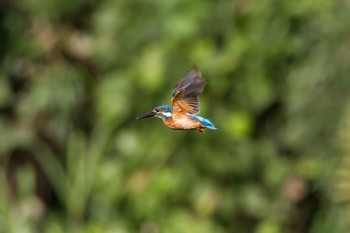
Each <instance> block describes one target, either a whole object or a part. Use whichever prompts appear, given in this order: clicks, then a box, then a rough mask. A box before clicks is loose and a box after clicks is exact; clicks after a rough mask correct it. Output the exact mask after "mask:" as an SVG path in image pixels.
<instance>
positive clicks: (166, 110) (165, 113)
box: [137, 105, 172, 119]
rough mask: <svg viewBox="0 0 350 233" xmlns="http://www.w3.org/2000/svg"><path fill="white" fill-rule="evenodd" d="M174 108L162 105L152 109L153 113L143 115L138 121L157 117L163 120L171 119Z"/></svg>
mask: <svg viewBox="0 0 350 233" xmlns="http://www.w3.org/2000/svg"><path fill="white" fill-rule="evenodd" d="M171 114H172V107H171V106H170V105H161V106H158V107H155V108H153V109H152V111H150V112H148V113H145V114H142V115H140V116H138V117H137V119H142V118H147V117H151V116H155V117H158V118H161V119H165V118H171Z"/></svg>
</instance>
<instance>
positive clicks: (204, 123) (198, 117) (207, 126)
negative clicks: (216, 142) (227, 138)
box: [196, 116, 217, 130]
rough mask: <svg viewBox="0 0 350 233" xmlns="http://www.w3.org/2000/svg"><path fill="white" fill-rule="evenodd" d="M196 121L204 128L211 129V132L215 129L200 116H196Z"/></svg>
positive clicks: (208, 121)
mask: <svg viewBox="0 0 350 233" xmlns="http://www.w3.org/2000/svg"><path fill="white" fill-rule="evenodd" d="M196 118H197V120H198V121H199V122H200V123H202V124H203V125H204V126H205V127H206V128H208V129H212V130H216V129H217V128H216V127H215V125H214V124H213V123H211V121H210V120H208V119H205V118H204V117H201V116H196Z"/></svg>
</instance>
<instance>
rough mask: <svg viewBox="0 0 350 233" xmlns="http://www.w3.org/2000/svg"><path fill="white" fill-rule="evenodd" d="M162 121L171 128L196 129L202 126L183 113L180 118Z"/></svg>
mask: <svg viewBox="0 0 350 233" xmlns="http://www.w3.org/2000/svg"><path fill="white" fill-rule="evenodd" d="M163 122H164V124H165V125H166V126H168V127H169V128H171V129H198V128H203V125H202V124H201V123H200V122H198V121H194V120H192V119H190V118H189V117H188V116H186V115H184V116H183V117H181V118H176V119H170V120H168V119H163Z"/></svg>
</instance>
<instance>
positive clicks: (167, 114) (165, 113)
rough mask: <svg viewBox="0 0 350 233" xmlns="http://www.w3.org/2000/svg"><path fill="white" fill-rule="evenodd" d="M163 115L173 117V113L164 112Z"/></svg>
mask: <svg viewBox="0 0 350 233" xmlns="http://www.w3.org/2000/svg"><path fill="white" fill-rule="evenodd" d="M162 114H163V115H164V116H166V117H171V112H163V113H162Z"/></svg>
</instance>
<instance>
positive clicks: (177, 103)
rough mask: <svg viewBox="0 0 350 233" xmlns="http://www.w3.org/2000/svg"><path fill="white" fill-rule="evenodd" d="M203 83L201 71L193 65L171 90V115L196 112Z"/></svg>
mask: <svg viewBox="0 0 350 233" xmlns="http://www.w3.org/2000/svg"><path fill="white" fill-rule="evenodd" d="M205 84H206V82H205V81H204V79H203V78H202V74H201V72H200V71H199V69H198V68H197V67H196V66H194V67H193V68H192V69H191V70H190V71H189V72H188V73H187V74H186V76H185V78H183V79H182V80H180V81H179V82H178V83H177V84H176V86H175V88H174V90H173V98H172V99H171V103H172V105H173V115H175V116H176V115H177V114H186V113H188V114H194V115H196V114H198V113H199V109H200V104H199V95H200V94H202V92H203V90H204V86H205Z"/></svg>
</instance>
